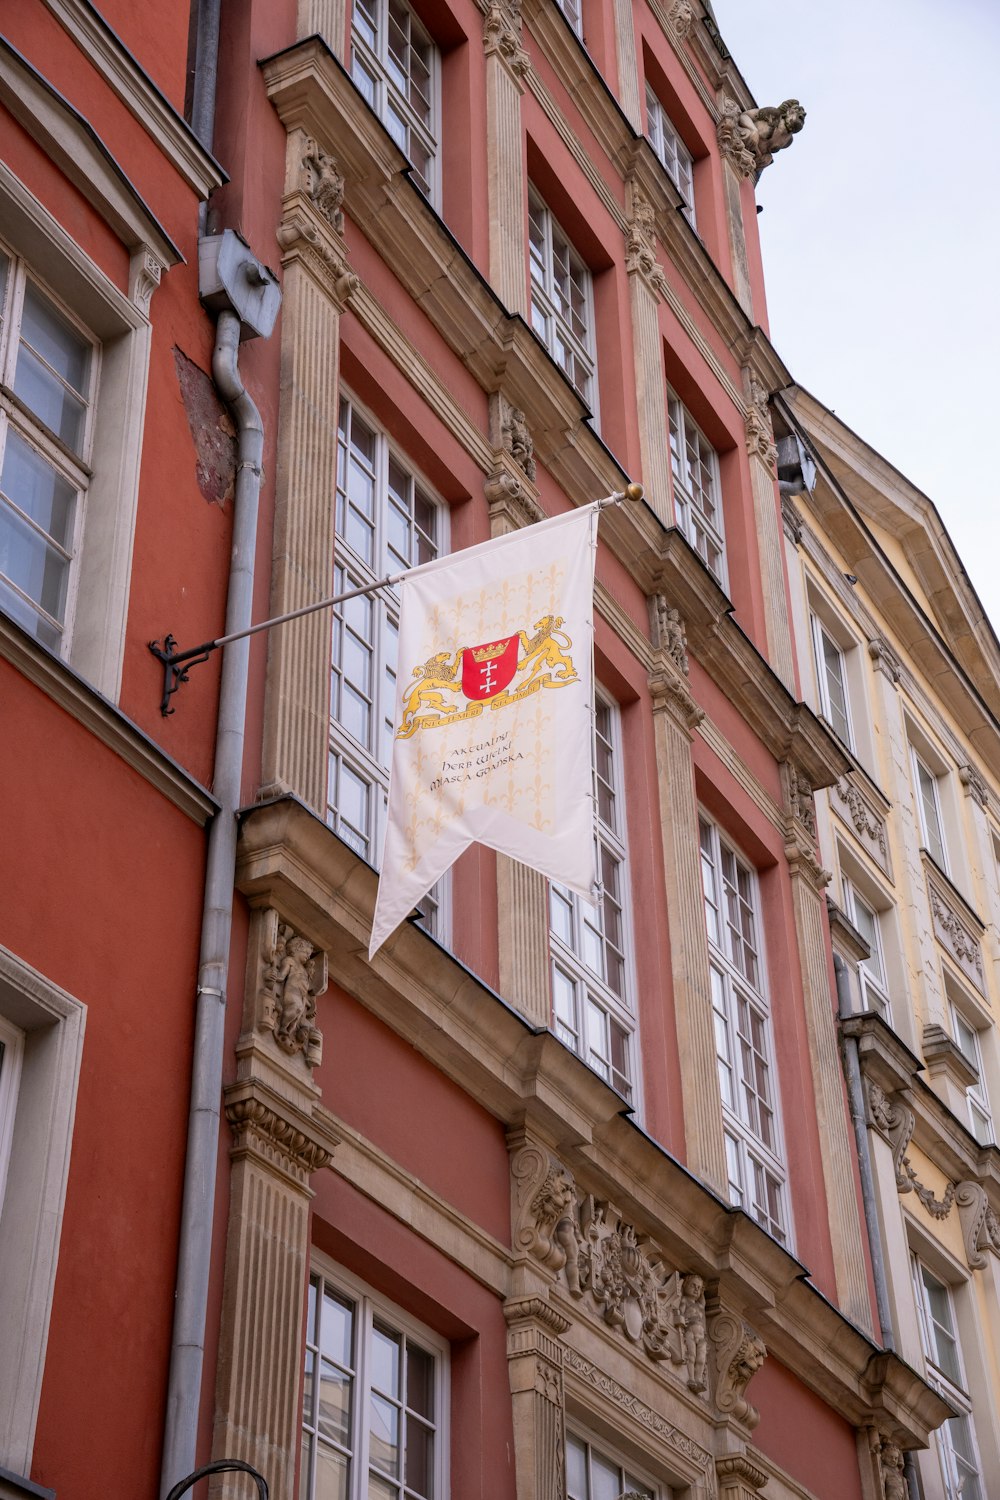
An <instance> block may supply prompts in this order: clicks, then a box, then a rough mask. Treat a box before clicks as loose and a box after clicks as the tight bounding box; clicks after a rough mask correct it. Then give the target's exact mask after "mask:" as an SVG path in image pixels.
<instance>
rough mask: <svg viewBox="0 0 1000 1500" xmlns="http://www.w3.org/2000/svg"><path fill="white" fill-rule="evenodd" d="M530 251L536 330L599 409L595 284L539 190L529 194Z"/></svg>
mask: <svg viewBox="0 0 1000 1500" xmlns="http://www.w3.org/2000/svg"><path fill="white" fill-rule="evenodd" d="M528 252H529V260H530V264H531V326H532V328H533V329H534V330H535V332H536V333H537V334H538V337H539V338H540V339H541V341H542V343H543V344H544V345H545V347H546V349H547V350H548V351H549V353H550V354H551V355H552V358H553V359H554V360H555V362H556V364H557V365H558V366H559V368H560V369H561V370H562V371H563V372H564V373H565V374H566V375H567V376H568V378H569V381H570V383H571V385H572V386H573V387H574V389H575V390H576V391H577V393H578V395H579V396H580V397H581V398H582V399H583V400H584V401H586V402H587V404H588V406H590V408H591V409H592V410H594V411H596V409H597V374H596V359H595V353H594V294H593V282H592V279H591V275H590V272H589V271H588V269H587V267H586V266H585V265H584V263H583V261H582V260H581V259H580V257H579V255H577V253H576V251H575V250H574V249H573V246H572V245H571V244H570V242H569V240H568V239H567V238H566V236H565V235H564V234H563V232H562V230H561V229H560V228H559V225H558V224H557V223H556V221H555V219H554V218H553V216H552V213H551V211H550V210H549V209H548V208H546V206H545V204H544V203H543V202H542V200H541V198H539V196H538V194H537V193H536V192H535V191H534V190H533V189H532V190H529V193H528Z"/></svg>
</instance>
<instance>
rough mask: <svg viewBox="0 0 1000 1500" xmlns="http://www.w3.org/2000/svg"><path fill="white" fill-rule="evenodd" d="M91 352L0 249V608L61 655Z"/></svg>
mask: <svg viewBox="0 0 1000 1500" xmlns="http://www.w3.org/2000/svg"><path fill="white" fill-rule="evenodd" d="M98 363H99V360H98V351H97V348H96V346H95V345H94V343H93V341H92V340H91V339H90V338H88V337H87V336H86V335H85V334H84V333H83V332H82V330H81V329H80V328H78V327H77V325H76V324H75V323H74V322H73V321H72V320H71V319H70V318H69V317H68V315H67V314H66V313H64V312H63V311H62V310H61V309H60V308H59V307H57V306H56V304H55V302H53V301H52V299H51V298H50V297H48V296H47V294H46V293H45V292H43V291H42V290H41V288H40V287H39V286H38V285H37V284H36V283H35V281H34V280H33V279H32V278H31V277H30V276H29V275H28V272H27V269H26V267H25V265H24V263H23V262H22V261H19V260H17V259H16V258H14V257H12V256H9V255H7V254H6V253H5V252H3V251H2V250H0V451H2V458H0V607H2V608H3V609H4V610H6V612H7V613H8V614H9V615H12V616H13V618H14V619H15V620H16V621H17V623H18V624H19V625H20V626H22V627H23V628H24V629H25V630H27V631H28V632H29V633H30V634H31V635H33V636H34V637H35V638H36V640H39V641H41V643H42V644H43V645H44V646H47V647H48V648H49V649H50V650H52V651H55V652H58V653H59V654H61V655H65V654H66V653H67V651H68V632H69V628H70V625H71V621H72V613H73V610H72V603H73V601H72V594H73V590H74V588H75V585H76V581H77V580H76V570H75V569H74V566H73V564H74V561H75V559H76V557H77V554H78V552H79V547H80V536H81V532H82V527H83V511H84V501H85V498H86V493H87V487H88V484H89V480H90V473H91V471H90V467H89V465H88V462H87V460H88V458H89V455H90V447H91V437H92V428H93V411H94V395H95V389H96V385H97V372H98Z"/></svg>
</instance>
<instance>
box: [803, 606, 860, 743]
mask: <svg viewBox="0 0 1000 1500" xmlns="http://www.w3.org/2000/svg"><path fill="white" fill-rule="evenodd" d="M812 638H813V655H814V657H815V661H816V681H817V683H818V685H819V702H820V712H821V713H822V715H823V717H824V719H826V721H827V723H828V724H829V725H830V727H831V729H832V730H833V732H834V734H835V735H836V736H837V738H838V739H839V740H840V741H841V742H842V744H845V745H846V746H847V748H848V749H849V750H852V749H853V748H854V737H853V735H852V734H851V716H850V710H849V708H848V702H847V667H846V662H845V659H844V653H843V651H842V650H841V649H840V647H839V646H838V645H837V642H836V641H835V640H834V638H833V636H832V635H831V634H830V632H829V631H828V630H827V628H826V626H825V625H824V624H823V623H822V621H821V620H819V619H817V617H816V616H815V615H813V616H812Z"/></svg>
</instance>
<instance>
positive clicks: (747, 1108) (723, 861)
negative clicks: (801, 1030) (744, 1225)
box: [699, 817, 788, 1244]
mask: <svg viewBox="0 0 1000 1500" xmlns="http://www.w3.org/2000/svg"><path fill="white" fill-rule="evenodd" d="M699 833H700V839H701V871H702V885H703V889H704V894H705V918H706V923H707V926H708V948H709V964H710V977H711V984H712V1008H713V1011H714V1021H715V1045H716V1056H717V1061H718V1068H719V1087H720V1090H721V1093H722V1116H723V1128H724V1130H725V1137H726V1161H727V1166H728V1171H729V1196H730V1199H731V1201H732V1202H733V1203H735V1204H738V1205H739V1206H740V1207H741V1208H745V1209H746V1210H747V1212H748V1213H750V1214H752V1215H753V1217H754V1218H755V1219H756V1220H757V1222H758V1223H759V1224H762V1225H763V1226H764V1228H765V1229H767V1230H768V1231H769V1232H770V1233H771V1234H773V1235H774V1237H775V1239H777V1240H780V1241H781V1242H782V1243H783V1244H784V1243H785V1242H786V1241H787V1239H788V1226H787V1218H786V1209H785V1169H784V1166H783V1165H782V1147H781V1130H780V1125H779V1123H778V1117H777V1106H776V1101H775V1095H776V1090H775V1085H774V1071H773V1063H772V1059H773V1054H774V1043H773V1038H772V1031H771V1015H770V1009H769V1007H768V1002H767V992H766V988H765V982H764V966H763V956H762V954H761V951H760V941H759V938H758V927H759V917H758V912H759V900H758V891H757V877H756V875H755V874H754V872H753V870H751V868H750V866H749V865H748V864H746V863H745V861H744V860H742V859H741V858H740V857H739V855H737V854H736V853H735V851H734V850H733V849H731V848H730V847H729V845H728V844H727V843H726V842H725V840H724V839H723V837H722V835H721V834H720V832H719V830H718V828H717V827H716V826H715V824H714V823H710V822H709V821H708V819H707V818H704V817H702V818H701V820H700V823H699Z"/></svg>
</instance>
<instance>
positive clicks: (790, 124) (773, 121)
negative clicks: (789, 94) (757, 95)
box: [736, 99, 806, 171]
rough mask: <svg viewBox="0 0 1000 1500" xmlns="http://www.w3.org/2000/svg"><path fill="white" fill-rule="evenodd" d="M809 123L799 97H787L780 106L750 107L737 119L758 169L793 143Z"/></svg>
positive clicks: (738, 128)
mask: <svg viewBox="0 0 1000 1500" xmlns="http://www.w3.org/2000/svg"><path fill="white" fill-rule="evenodd" d="M805 122H806V112H805V110H804V109H803V108H802V105H801V104H800V103H799V101H798V100H797V99H786V100H785V101H784V102H783V103H782V104H779V105H778V106H777V107H775V106H774V105H764V106H763V107H762V108H761V109H746V110H744V111H743V113H742V114H741V115H740V117H739V119H738V120H737V122H736V128H737V130H738V131H739V133H740V136H741V138H742V140H743V144H744V145H745V146H746V148H747V150H748V151H750V152H751V153H752V154H753V157H754V160H755V161H756V163H757V170H758V171H760V170H761V168H763V167H766V166H768V165H769V164H770V162H771V161H772V160H773V157H774V153H775V151H783V150H784V149H785V147H786V146H790V145H791V144H792V137H793V136H794V135H798V133H799V131H800V130H801V129H802V127H803V125H804V124H805Z"/></svg>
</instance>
